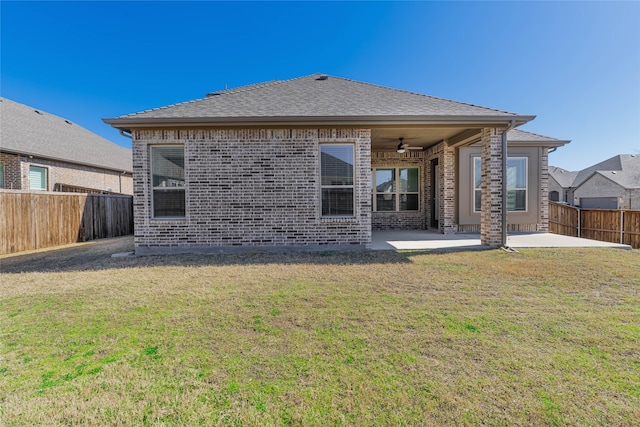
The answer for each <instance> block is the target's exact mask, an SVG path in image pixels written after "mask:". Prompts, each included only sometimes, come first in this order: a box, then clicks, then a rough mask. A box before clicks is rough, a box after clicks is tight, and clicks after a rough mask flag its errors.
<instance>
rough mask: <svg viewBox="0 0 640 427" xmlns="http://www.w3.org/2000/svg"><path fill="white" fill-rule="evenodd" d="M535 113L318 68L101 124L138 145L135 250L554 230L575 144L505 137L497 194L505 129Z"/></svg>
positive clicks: (339, 243) (496, 240) (317, 244)
mask: <svg viewBox="0 0 640 427" xmlns="http://www.w3.org/2000/svg"><path fill="white" fill-rule="evenodd" d="M533 118H534V116H523V115H519V114H514V113H509V112H505V111H500V110H495V109H490V108H485V107H479V106H475V105H469V104H464V103H460V102H455V101H450V100H446V99H440V98H434V97H430V96H425V95H420V94H416V93H411V92H406V91H402V90H397V89H391V88H387V87H381V86H376V85H372V84H367V83H361V82H357V81H353V80H348V79H344V78H339V77H333V76H327V75H322V74H314V75H310V76H305V77H300V78H296V79H292V80H287V81H271V82H266V83H262V84H255V85H250V86H244V87H240V88H236V89H229V90H224V91H220V92H214V93H210V94H208V95H207V96H206V97H205V98H202V99H198V100H194V101H189V102H185V103H180V104H175V105H170V106H167V107H162V108H157V109H153V110H148V111H143V112H140V113H135V114H129V115H125V116H120V117H117V118H112V119H104V121H105V122H106V123H109V124H111V125H112V126H114V127H116V128H118V129H120V130H121V131H123V132H128V133H130V134H131V136H132V140H133V165H134V194H135V197H134V216H135V229H136V233H135V244H136V252H137V253H162V252H172V251H195V250H204V251H207V250H209V251H210V250H228V249H230V248H235V247H238V246H262V247H270V246H288V247H289V248H304V249H312V248H332V247H357V248H359V247H363V248H364V247H367V246H368V245H370V243H371V233H372V230H382V229H434V230H438V231H440V232H442V233H455V232H459V231H470V232H473V231H475V232H480V233H481V241H482V242H483V243H484V244H487V245H490V246H493V247H497V246H500V245H501V244H503V243H504V236H505V235H506V231H507V228H508V229H509V230H522V231H525V230H526V231H546V230H547V229H548V200H547V195H548V179H547V165H548V164H547V153H548V149H549V148H550V147H558V146H562V145H564V144H566V143H567V142H568V141H561V140H557V139H553V138H547V137H543V136H540V135H535V134H531V133H528V132H521V131H517V130H512V131H510V132H509V139H510V141H509V146H508V147H509V148H508V159H507V161H506V165H507V170H506V171H505V172H506V177H507V187H508V191H507V200H506V206H503V199H502V182H503V179H502V176H503V175H502V172H503V168H502V162H501V159H502V156H503V148H502V144H503V138H502V135H503V133H504V132H505V130H506V129H508V128H510V127H515V126H519V125H522V124H524V123H527V122H529V121H530V120H532V119H533ZM400 138H402V139H400ZM503 209H507V210H508V226H507V225H506V224H505V223H504V222H503V221H502V212H503Z"/></svg>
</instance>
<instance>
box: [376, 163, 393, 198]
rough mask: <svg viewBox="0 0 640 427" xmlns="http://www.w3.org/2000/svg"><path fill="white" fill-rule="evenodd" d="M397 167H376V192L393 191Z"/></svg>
mask: <svg viewBox="0 0 640 427" xmlns="http://www.w3.org/2000/svg"><path fill="white" fill-rule="evenodd" d="M395 172H396V171H395V169H376V192H377V193H393V191H394V188H393V187H394V185H393V182H394V181H395Z"/></svg>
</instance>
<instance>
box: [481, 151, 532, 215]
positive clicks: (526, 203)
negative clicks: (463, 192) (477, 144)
mask: <svg viewBox="0 0 640 427" xmlns="http://www.w3.org/2000/svg"><path fill="white" fill-rule="evenodd" d="M476 159H478V160H479V161H480V174H482V157H479V156H472V157H471V169H472V171H473V172H472V174H471V186H472V191H471V206H472V208H473V212H474V213H480V212H482V206H476V191H480V192H482V184H481V186H480V188H476V186H475V185H476ZM510 159H512V160H517V159H524V161H525V162H524V178H525V187H524V188H522V187H511V188H507V194H508V193H509V190H516V191H517V190H524V191H525V198H524V210H509V211H508V212H509V213H527V212H529V157H527V156H508V157H507V160H510ZM480 179H481V182H482V177H480Z"/></svg>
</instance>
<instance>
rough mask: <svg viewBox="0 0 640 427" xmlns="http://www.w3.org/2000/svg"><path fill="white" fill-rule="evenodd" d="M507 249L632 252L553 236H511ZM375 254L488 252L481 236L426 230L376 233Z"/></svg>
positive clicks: (598, 243) (540, 234)
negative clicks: (419, 251) (467, 250)
mask: <svg viewBox="0 0 640 427" xmlns="http://www.w3.org/2000/svg"><path fill="white" fill-rule="evenodd" d="M507 246H509V247H511V248H590V247H603V248H617V249H627V250H630V249H631V246H629V245H621V244H618V243H609V242H600V241H598V240H589V239H580V238H577V237H570V236H561V235H559V234H551V233H510V234H509V235H508V236H507ZM371 249H373V250H436V249H487V246H484V245H481V244H480V234H473V233H467V234H463V233H456V234H440V233H436V232H432V231H425V230H393V231H374V232H373V235H372V242H371Z"/></svg>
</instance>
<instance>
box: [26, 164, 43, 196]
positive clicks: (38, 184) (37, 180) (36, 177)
mask: <svg viewBox="0 0 640 427" xmlns="http://www.w3.org/2000/svg"><path fill="white" fill-rule="evenodd" d="M29 189H30V190H43V191H46V190H47V169H46V168H41V167H39V166H29Z"/></svg>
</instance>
